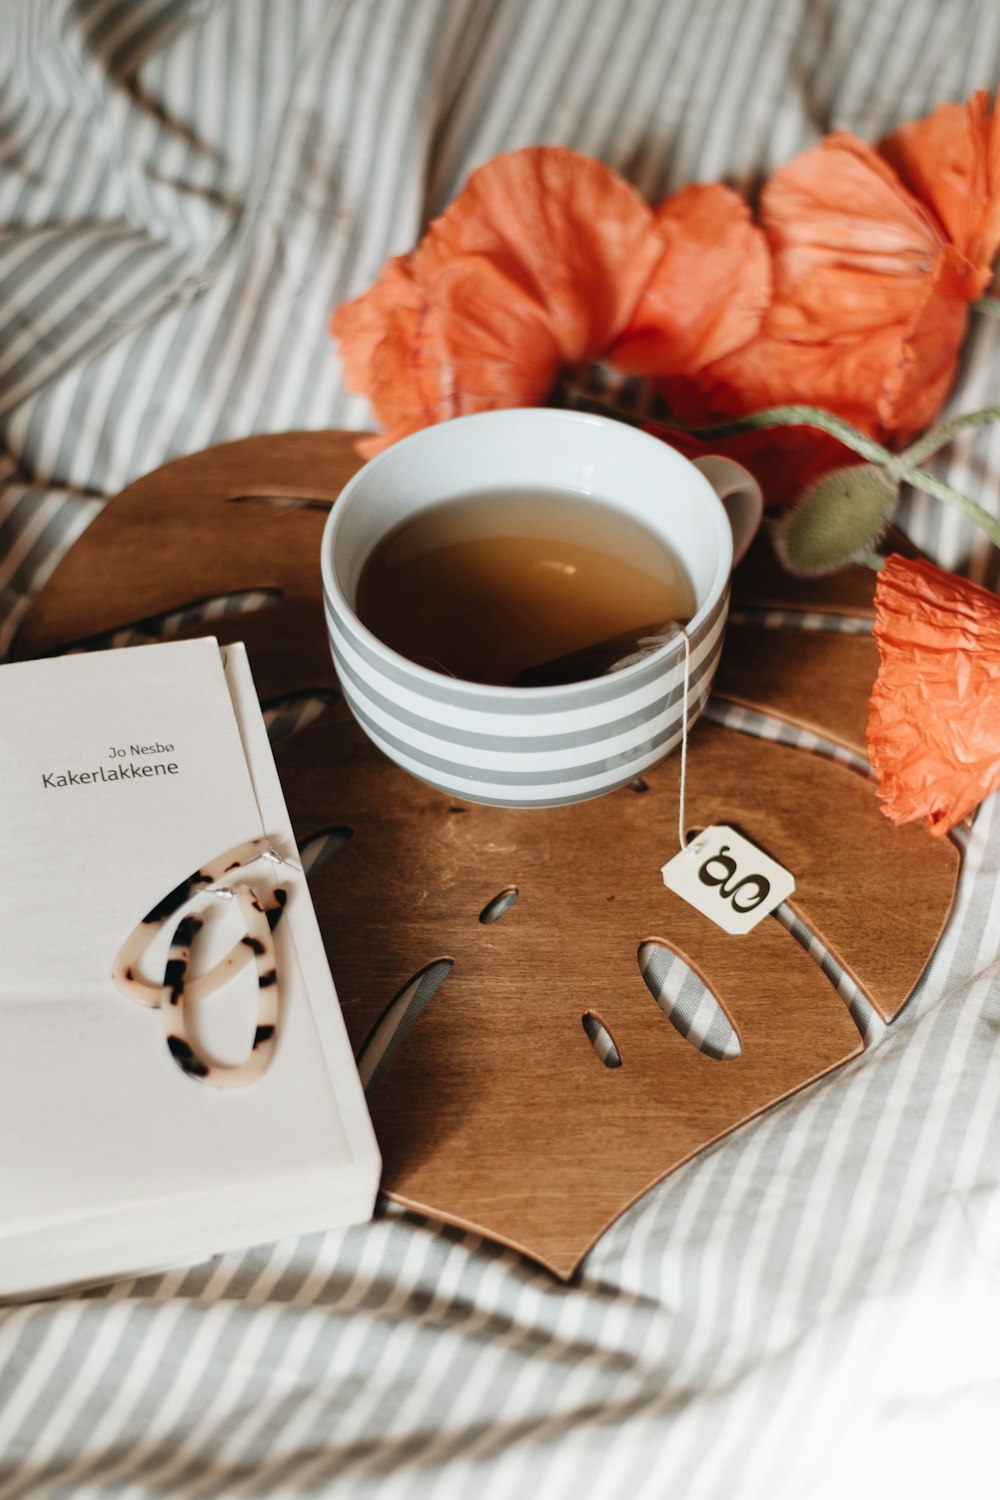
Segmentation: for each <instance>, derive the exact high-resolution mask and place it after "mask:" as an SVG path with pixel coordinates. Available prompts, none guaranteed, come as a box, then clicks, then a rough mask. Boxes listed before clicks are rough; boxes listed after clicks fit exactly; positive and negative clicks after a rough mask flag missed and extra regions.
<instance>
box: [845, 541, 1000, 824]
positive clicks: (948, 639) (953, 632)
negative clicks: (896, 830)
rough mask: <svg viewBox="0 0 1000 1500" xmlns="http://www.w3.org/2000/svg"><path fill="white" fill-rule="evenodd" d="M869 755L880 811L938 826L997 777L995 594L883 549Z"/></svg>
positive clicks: (998, 632) (998, 636) (957, 817)
mask: <svg viewBox="0 0 1000 1500" xmlns="http://www.w3.org/2000/svg"><path fill="white" fill-rule="evenodd" d="M875 639H876V641H877V642H878V649H879V657H880V663H881V664H880V666H879V672H878V677H877V678H876V681H875V686H874V689H873V690H872V696H871V701H870V703H869V709H868V757H869V760H870V761H871V764H872V768H873V770H874V771H875V773H876V775H877V776H878V780H879V786H878V794H879V796H880V797H881V799H882V801H883V803H884V806H883V809H882V811H883V812H884V813H885V814H886V816H887V817H889V818H891V819H892V820H893V822H894V823H909V822H912V821H913V820H914V819H915V818H924V819H925V820H926V822H927V826H928V827H929V828H930V831H931V832H932V833H934V834H944V833H947V832H948V831H949V829H951V828H954V826H955V824H956V823H960V822H961V821H962V819H963V818H966V817H968V816H969V814H970V813H972V812H973V811H974V810H975V808H976V807H978V806H979V803H980V802H981V801H982V800H983V798H984V797H986V796H988V795H989V793H990V792H992V791H994V790H995V789H996V788H997V787H998V786H1000V599H998V598H997V597H996V595H995V594H991V593H990V592H989V591H988V590H987V589H983V588H979V587H978V586H977V585H976V584H973V583H968V582H967V581H965V580H964V579H961V578H956V577H955V576H954V574H952V573H944V572H942V571H941V569H940V568H936V567H935V566H934V565H933V563H929V562H909V561H907V560H906V559H905V558H902V557H897V556H892V557H889V558H888V559H887V560H886V564H885V567H884V568H883V569H882V571H881V573H879V575H878V582H877V584H876V588H875Z"/></svg>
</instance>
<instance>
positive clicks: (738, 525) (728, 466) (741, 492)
mask: <svg viewBox="0 0 1000 1500" xmlns="http://www.w3.org/2000/svg"><path fill="white" fill-rule="evenodd" d="M691 462H692V463H693V464H694V466H695V468H696V469H700V470H701V472H702V473H703V474H704V476H705V478H706V479H707V480H708V482H709V484H710V485H711V486H712V488H713V490H714V491H715V493H716V494H717V495H718V497H719V499H720V500H721V501H722V504H723V505H724V506H725V510H726V515H727V516H728V517H729V525H730V528H731V530H732V533H733V566H734V567H735V566H736V564H737V563H738V562H739V560H740V558H741V557H742V556H743V554H744V552H745V551H746V550H747V548H748V547H749V545H750V543H751V542H752V541H753V539H754V536H755V535H756V532H757V527H758V526H759V525H760V522H761V517H762V516H763V514H764V496H763V495H762V494H761V489H760V485H759V484H758V483H757V481H756V479H754V477H753V475H752V474H750V473H748V472H747V470H746V469H744V468H743V467H742V466H741V465H740V464H734V463H733V461H732V459H731V458H719V457H718V456H717V455H715V454H713V455H712V456H711V457H709V458H695V459H692V460H691Z"/></svg>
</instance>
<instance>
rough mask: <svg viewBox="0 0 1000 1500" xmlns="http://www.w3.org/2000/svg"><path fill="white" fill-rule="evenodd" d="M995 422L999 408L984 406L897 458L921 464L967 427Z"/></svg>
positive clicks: (934, 431)
mask: <svg viewBox="0 0 1000 1500" xmlns="http://www.w3.org/2000/svg"><path fill="white" fill-rule="evenodd" d="M998 306H1000V304H998ZM996 421H1000V406H984V407H983V408H982V410H981V411H967V412H966V413H965V415H964V416H962V417H955V419H954V421H951V422H945V424H944V426H943V427H934V428H932V430H931V431H930V432H925V433H924V435H923V437H922V438H918V439H917V441H916V442H915V443H913V444H912V445H911V446H910V447H909V448H905V449H904V450H903V452H902V453H901V454H900V455H899V457H900V459H901V460H902V462H903V463H905V464H910V465H913V466H915V465H916V464H922V463H923V462H924V459H926V458H930V456H931V454H932V453H936V452H937V451H938V449H939V448H943V447H944V446H945V444H946V443H950V442H951V441H952V439H953V438H956V437H957V436H958V434H959V433H960V432H964V431H965V429H966V428H967V427H984V426H985V425H986V423H987V422H996Z"/></svg>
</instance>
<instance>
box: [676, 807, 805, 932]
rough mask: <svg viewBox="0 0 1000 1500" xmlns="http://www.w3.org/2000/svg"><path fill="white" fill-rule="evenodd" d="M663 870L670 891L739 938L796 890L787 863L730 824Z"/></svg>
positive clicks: (706, 834)
mask: <svg viewBox="0 0 1000 1500" xmlns="http://www.w3.org/2000/svg"><path fill="white" fill-rule="evenodd" d="M661 873H662V875H663V884H664V885H665V886H666V887H667V890H669V891H673V892H674V894H675V895H676V896H680V898H681V900H683V901H686V902H687V903H688V905H689V906H693V907H694V908H695V909H696V910H697V911H700V912H701V913H702V915H703V916H706V917H708V919H709V921H711V922H714V923H715V925H716V927H721V928H722V930H723V932H728V933H731V934H732V935H733V936H734V937H742V936H743V935H744V934H745V933H748V932H752V931H753V929H754V928H755V927H756V926H757V924H758V922H762V921H763V919H764V918H765V917H766V916H769V915H770V913H771V912H773V911H774V909H775V907H777V906H780V905H781V903H782V901H787V899H788V897H789V896H790V895H791V894H792V892H793V891H794V889H795V877H794V875H792V874H791V872H790V871H788V870H786V869H785V867H784V865H779V864H778V861H777V860H776V859H771V858H770V857H769V856H768V855H766V854H765V853H764V852H763V850H762V849H758V848H757V845H756V844H752V843H751V842H750V840H749V839H745V838H744V837H743V835H742V834H740V833H737V832H736V830H735V829H734V828H729V827H727V826H726V824H725V823H719V824H714V825H713V826H712V827H711V828H705V829H703V830H702V832H701V833H699V834H698V836H697V838H695V839H693V840H692V841H691V843H690V844H688V846H687V848H686V849H683V850H682V851H681V852H680V853H679V854H675V855H674V857H673V859H671V860H668V861H667V863H666V864H665V865H664V866H663V869H662V871H661Z"/></svg>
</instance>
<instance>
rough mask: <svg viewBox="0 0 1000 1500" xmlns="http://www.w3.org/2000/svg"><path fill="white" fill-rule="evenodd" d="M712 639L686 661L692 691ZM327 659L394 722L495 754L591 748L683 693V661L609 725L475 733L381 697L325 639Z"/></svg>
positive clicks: (710, 656)
mask: <svg viewBox="0 0 1000 1500" xmlns="http://www.w3.org/2000/svg"><path fill="white" fill-rule="evenodd" d="M717 646H718V642H717V641H716V642H713V643H711V647H712V649H710V650H709V651H708V652H707V653H706V654H705V655H704V656H703V657H702V659H701V661H700V662H699V663H698V664H697V665H696V666H692V669H691V672H690V679H689V680H690V686H691V690H692V692H693V691H694V690H695V689H696V688H697V687H698V685H699V683H701V682H702V680H703V679H704V677H705V676H706V675H707V674H709V673H711V672H712V671H714V669H715V666H716V663H717V661H718V649H717ZM331 647H332V650H333V658H334V662H335V663H336V667H337V674H338V676H339V677H340V679H341V683H342V684H343V685H344V689H345V692H349V689H348V688H347V686H346V684H347V683H348V682H349V683H351V685H352V686H353V687H354V688H356V689H357V691H358V692H359V693H362V694H363V695H364V697H365V699H366V700H367V701H368V703H369V704H371V705H372V706H373V707H375V708H377V709H379V710H381V712H382V713H384V714H386V715H388V716H389V717H390V718H392V719H394V720H395V721H396V722H397V723H398V724H399V725H400V726H403V725H405V726H406V727H407V728H410V729H416V730H417V731H418V732H420V733H421V734H426V735H430V736H432V737H433V738H434V739H438V740H441V741H442V742H447V743H448V744H450V745H456V746H458V745H462V746H467V747H468V748H469V749H470V750H495V751H497V752H498V753H500V752H503V753H510V754H512V755H516V754H519V753H521V754H539V755H541V754H544V753H545V752H546V751H553V750H573V749H583V748H588V749H591V750H596V749H598V748H599V746H600V744H601V743H602V742H603V741H604V740H611V739H615V738H616V737H617V736H618V735H621V734H627V733H628V732H629V730H630V729H637V728H638V727H639V726H640V725H641V724H645V723H648V721H649V719H650V718H651V717H652V716H655V715H656V714H659V713H663V712H664V711H665V710H666V709H668V708H672V707H673V706H674V704H675V703H678V702H679V701H680V699H681V697H682V696H683V693H684V682H683V664H679V665H673V664H671V665H669V666H667V665H664V667H663V675H664V676H669V675H674V674H678V675H679V679H680V680H679V681H678V682H677V683H676V684H675V685H674V686H673V687H672V688H670V689H669V690H668V692H666V693H665V694H664V696H663V697H662V698H658V699H656V700H655V701H654V702H653V703H651V704H647V705H646V706H644V707H643V708H639V709H636V710H635V712H634V713H631V714H628V715H626V716H625V717H624V718H621V719H615V720H613V721H612V722H611V723H609V724H602V725H601V726H600V730H599V731H596V730H595V729H594V728H593V727H590V728H586V729H573V730H567V731H566V732H565V733H563V734H545V735H517V736H515V737H510V736H507V735H503V736H500V735H496V734H480V733H477V732H476V731H475V730H471V729H458V728H455V727H453V726H452V725H450V724H449V725H442V724H440V723H438V722H436V721H435V720H433V719H427V718H424V717H423V716H422V715H420V714H415V713H412V712H411V711H410V710H409V709H405V708H401V707H400V706H399V705H398V704H397V703H394V702H393V701H392V700H391V699H390V698H386V697H385V696H384V695H383V694H382V693H380V692H378V691H377V690H376V687H375V686H373V683H372V682H371V681H365V679H364V678H363V677H361V676H359V674H358V673H357V672H355V670H354V668H353V667H352V666H351V664H350V662H348V661H347V659H346V657H345V656H344V654H343V652H342V651H341V650H340V648H339V646H338V644H337V642H336V641H332V642H331Z"/></svg>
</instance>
